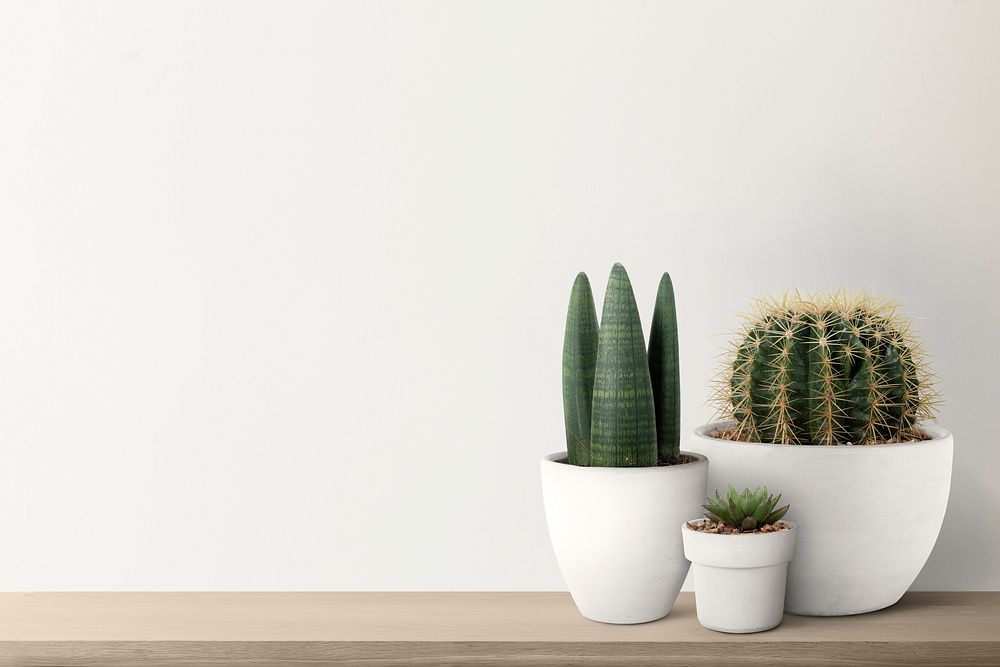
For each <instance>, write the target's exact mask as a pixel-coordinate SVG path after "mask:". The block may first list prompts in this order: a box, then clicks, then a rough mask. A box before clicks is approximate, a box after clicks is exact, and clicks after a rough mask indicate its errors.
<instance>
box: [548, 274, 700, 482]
mask: <svg viewBox="0 0 1000 667" xmlns="http://www.w3.org/2000/svg"><path fill="white" fill-rule="evenodd" d="M563 408H564V416H565V424H566V448H567V451H568V460H569V463H571V464H573V465H579V466H601V467H643V466H654V465H657V463H675V462H677V461H678V457H679V452H680V387H679V372H678V363H677V316H676V312H675V307H674V295H673V286H672V284H671V281H670V276H668V275H667V274H664V276H663V279H662V280H661V281H660V287H659V290H658V293H657V299H656V309H655V312H654V315H653V330H652V335H651V337H650V346H649V349H648V351H647V349H646V343H645V339H644V337H643V331H642V322H641V320H640V318H639V309H638V307H637V305H636V301H635V295H634V293H633V292H632V284H631V282H630V281H629V277H628V273H626V271H625V268H624V267H623V266H622V265H621V264H615V266H614V268H612V270H611V276H610V278H609V279H608V287H607V290H606V291H605V294H604V307H603V309H602V313H601V322H600V324H598V322H597V313H596V309H595V308H594V297H593V293H592V291H591V289H590V281H589V280H588V278H587V275H586V274H584V273H580V274H579V275H578V276H577V277H576V281H575V282H574V284H573V291H572V293H571V295H570V304H569V312H568V314H567V317H566V334H565V338H564V340H563Z"/></svg>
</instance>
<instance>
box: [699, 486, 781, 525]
mask: <svg viewBox="0 0 1000 667" xmlns="http://www.w3.org/2000/svg"><path fill="white" fill-rule="evenodd" d="M780 500H781V494H780V493H779V494H778V495H777V497H774V496H772V495H771V494H770V493H769V492H768V490H767V487H766V486H765V487H763V488H762V487H757V488H756V489H753V490H750V489H743V492H742V493H740V492H739V491H737V490H736V488H735V487H734V486H733V485H732V484H730V485H729V489H728V491H727V492H726V495H725V496H724V497H723V496H720V495H719V490H718V489H716V490H715V497H714V498H709V499H708V503H707V504H705V505H702V507H704V508H705V518H706V519H708V520H709V521H714V522H715V523H721V524H723V525H725V526H729V527H730V528H732V529H734V530H735V531H737V532H741V533H746V532H753V531H755V530H757V529H758V528H762V527H764V526H771V525H774V524H775V523H777V522H778V521H780V520H781V518H782V517H784V516H785V514H787V513H788V507H789V506H788V505H785V506H784V507H778V502H779V501H780ZM775 508H777V509H775Z"/></svg>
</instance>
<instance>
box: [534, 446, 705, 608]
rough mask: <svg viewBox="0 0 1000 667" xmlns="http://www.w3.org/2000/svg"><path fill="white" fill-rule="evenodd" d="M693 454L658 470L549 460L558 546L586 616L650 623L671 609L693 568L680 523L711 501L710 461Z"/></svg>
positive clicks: (545, 483) (548, 496)
mask: <svg viewBox="0 0 1000 667" xmlns="http://www.w3.org/2000/svg"><path fill="white" fill-rule="evenodd" d="M682 453H684V454H688V452H682ZM691 456H695V458H697V459H698V460H697V461H694V462H692V463H685V464H683V465H674V466H663V467H652V468H587V467H581V466H573V465H569V464H568V463H565V462H564V461H565V459H566V452H559V453H557V454H552V455H550V456H546V457H545V458H543V459H542V496H543V498H544V501H545V518H546V520H547V521H548V525H549V536H550V537H551V539H552V548H553V549H554V550H555V552H556V560H557V561H558V562H559V569H560V570H561V571H562V574H563V578H564V579H565V580H566V586H567V587H568V588H569V592H570V593H571V594H572V596H573V601H574V602H576V606H577V608H578V609H579V610H580V613H581V614H583V615H584V616H586V617H587V618H589V619H591V620H594V621H601V622H603V623H645V622H647V621H655V620H656V619H658V618H663V617H664V616H666V615H667V613H668V612H669V611H670V608H671V607H672V606H673V605H674V601H675V600H676V599H677V593H678V592H680V590H681V584H683V583H684V577H685V576H686V575H687V571H688V567H689V565H690V563H688V561H687V560H686V559H685V558H684V548H683V545H682V542H681V534H680V531H678V530H677V526H678V524H680V523H681V521H683V520H684V519H687V518H689V517H692V516H695V515H697V514H698V513H699V512H700V511H701V504H702V503H703V502H705V489H706V486H705V484H706V481H707V479H708V461H706V460H705V457H703V456H698V455H696V454H694V455H691Z"/></svg>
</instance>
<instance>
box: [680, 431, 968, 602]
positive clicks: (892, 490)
mask: <svg viewBox="0 0 1000 667" xmlns="http://www.w3.org/2000/svg"><path fill="white" fill-rule="evenodd" d="M720 426H725V424H724V423H715V424H708V425H706V426H703V427H701V428H699V429H697V430H696V431H695V432H694V435H693V437H692V441H691V449H693V450H694V451H696V452H699V453H701V454H704V455H705V456H707V457H708V458H709V459H711V461H712V468H711V471H710V473H709V479H708V488H709V490H710V491H712V490H714V489H725V488H726V486H727V485H728V484H733V485H734V486H736V487H737V488H743V487H745V486H749V487H751V488H753V487H755V486H758V485H764V484H766V485H767V486H768V487H769V488H770V489H771V491H773V492H775V493H781V494H782V500H781V504H785V503H786V502H787V503H790V504H791V506H792V507H791V510H789V513H788V518H789V519H794V520H795V522H796V523H798V524H799V529H798V533H799V536H798V547H797V551H796V556H795V560H793V561H792V563H791V565H790V566H789V568H788V587H787V593H786V598H785V611H787V612H789V613H792V614H804V615H807V616H843V615H846V614H861V613H864V612H868V611H875V610H876V609H882V608H884V607H888V606H890V605H893V604H895V603H896V602H898V601H899V598H901V597H902V596H903V593H905V592H906V590H907V589H908V588H909V587H910V584H912V583H913V580H914V579H916V577H917V574H919V573H920V569H921V568H922V567H923V566H924V563H925V562H926V561H927V557H928V556H929V555H930V553H931V549H933V548H934V542H935V541H936V540H937V536H938V532H939V531H940V530H941V523H942V522H943V520H944V511H945V508H946V507H947V505H948V493H949V491H950V490H951V456H952V445H953V441H952V437H951V434H950V433H949V432H948V431H946V430H944V429H942V428H939V427H937V426H934V425H930V424H928V425H924V426H923V430H924V432H925V434H926V435H927V436H928V437H929V438H930V439H929V440H924V441H922V442H916V443H906V444H895V445H837V446H821V445H811V446H810V445H772V444H761V443H746V442H732V441H729V440H720V439H718V438H713V437H710V436H709V433H711V432H712V431H714V430H716V429H717V428H718V427H720Z"/></svg>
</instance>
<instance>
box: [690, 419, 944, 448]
mask: <svg viewBox="0 0 1000 667" xmlns="http://www.w3.org/2000/svg"><path fill="white" fill-rule="evenodd" d="M732 423H733V422H732V421H731V420H726V419H721V420H717V421H711V422H709V423H707V424H704V425H702V426H699V427H698V428H696V429H695V430H694V436H695V437H696V438H700V439H703V440H708V441H709V442H722V443H726V444H727V445H733V446H735V447H754V448H759V447H764V448H768V449H784V450H788V449H796V450H797V449H803V450H822V451H852V450H861V451H864V450H871V449H873V448H874V449H878V450H885V449H900V450H905V449H910V448H913V447H920V446H922V445H930V444H933V443H935V442H940V441H942V440H947V439H949V438H951V437H952V434H951V431H948V430H947V429H945V428H942V427H941V426H939V425H937V424H934V423H930V422H921V423H920V430H921V431H923V432H924V434H925V435H927V436H930V437H929V438H928V439H927V440H920V441H917V442H894V443H879V444H871V445H784V444H781V443H774V442H745V441H742V440H723V439H722V438H716V437H714V436H711V435H709V433H711V432H712V431H714V430H715V429H717V428H719V427H720V426H724V425H727V424H732Z"/></svg>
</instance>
